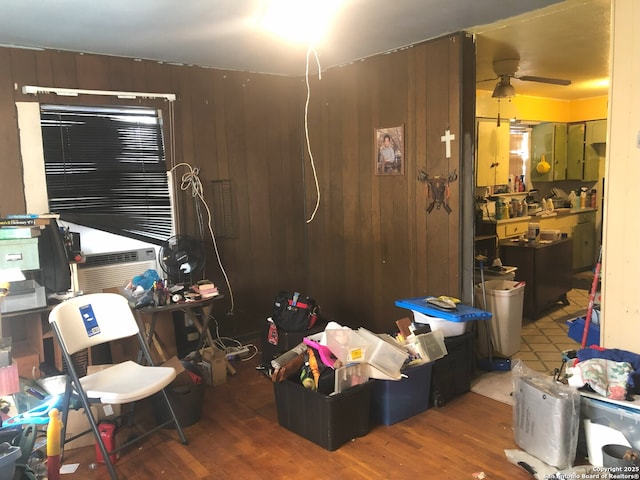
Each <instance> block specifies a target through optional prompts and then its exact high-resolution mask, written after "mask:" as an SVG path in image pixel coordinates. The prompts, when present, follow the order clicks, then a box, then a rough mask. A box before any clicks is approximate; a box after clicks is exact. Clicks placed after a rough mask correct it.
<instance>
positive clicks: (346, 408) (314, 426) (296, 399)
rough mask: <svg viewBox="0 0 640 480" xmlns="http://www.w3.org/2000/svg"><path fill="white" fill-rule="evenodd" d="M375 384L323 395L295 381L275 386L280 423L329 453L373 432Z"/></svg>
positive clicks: (370, 383) (367, 383)
mask: <svg viewBox="0 0 640 480" xmlns="http://www.w3.org/2000/svg"><path fill="white" fill-rule="evenodd" d="M372 387H373V381H372V380H369V381H368V382H366V383H363V384H361V385H356V386H355V387H351V388H349V389H347V390H345V391H344V392H341V393H338V394H335V395H329V396H327V395H322V394H321V393H318V392H314V391H312V390H309V389H307V388H304V387H303V386H302V385H301V384H299V383H297V382H294V381H292V380H285V381H283V382H277V383H274V384H273V389H274V393H275V396H276V409H277V411H278V423H279V424H280V426H281V427H284V428H286V429H287V430H290V431H292V432H294V433H297V434H298V435H300V436H302V437H304V438H306V439H307V440H310V441H312V442H313V443H315V444H316V445H319V446H321V447H323V448H325V449H327V450H330V451H332V450H337V449H338V448H340V446H342V445H344V444H345V443H347V442H348V441H349V440H352V439H353V438H356V437H362V436H364V435H366V434H367V433H369V430H370V429H371V425H370V422H369V406H370V403H371V389H372Z"/></svg>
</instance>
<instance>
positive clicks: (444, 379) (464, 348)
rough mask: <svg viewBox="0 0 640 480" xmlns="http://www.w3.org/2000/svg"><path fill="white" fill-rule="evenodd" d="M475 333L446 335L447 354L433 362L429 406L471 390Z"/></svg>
mask: <svg viewBox="0 0 640 480" xmlns="http://www.w3.org/2000/svg"><path fill="white" fill-rule="evenodd" d="M473 340H474V333H473V332H467V333H464V334H462V335H457V336H455V337H445V338H444V344H445V346H446V347H447V352H448V353H447V355H446V356H444V357H442V358H440V359H438V360H436V361H435V362H434V363H433V369H432V371H431V400H430V401H429V406H431V407H433V406H435V407H441V406H443V405H444V404H445V403H447V402H448V401H449V400H451V399H453V398H455V397H457V396H459V395H462V394H463V393H466V392H468V391H469V390H471V379H472V378H473V373H474V353H473Z"/></svg>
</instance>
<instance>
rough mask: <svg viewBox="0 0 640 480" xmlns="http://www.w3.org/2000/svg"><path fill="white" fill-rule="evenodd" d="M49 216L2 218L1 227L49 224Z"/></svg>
mask: <svg viewBox="0 0 640 480" xmlns="http://www.w3.org/2000/svg"><path fill="white" fill-rule="evenodd" d="M50 221H51V219H49V218H40V217H38V218H0V227H36V226H42V227H44V226H45V225H49V222H50Z"/></svg>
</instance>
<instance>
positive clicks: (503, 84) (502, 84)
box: [491, 76, 516, 98]
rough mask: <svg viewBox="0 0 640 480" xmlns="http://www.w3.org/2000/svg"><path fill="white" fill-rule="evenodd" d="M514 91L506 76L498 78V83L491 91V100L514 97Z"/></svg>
mask: <svg viewBox="0 0 640 480" xmlns="http://www.w3.org/2000/svg"><path fill="white" fill-rule="evenodd" d="M515 95H516V89H515V88H513V85H511V80H510V79H509V77H508V76H504V77H500V81H499V82H498V83H497V84H496V87H495V88H494V89H493V94H492V95H491V96H492V97H493V98H511V97H515Z"/></svg>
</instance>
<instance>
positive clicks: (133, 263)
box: [77, 247, 158, 293]
mask: <svg viewBox="0 0 640 480" xmlns="http://www.w3.org/2000/svg"><path fill="white" fill-rule="evenodd" d="M149 269H153V270H156V271H157V270H158V263H157V261H156V251H155V249H154V248H152V247H149V248H141V249H137V250H127V251H123V252H109V253H92V254H87V256H86V261H85V263H81V264H78V280H77V286H78V289H79V290H80V291H82V292H83V293H101V292H103V291H104V290H105V289H111V288H116V289H117V288H121V287H124V286H126V285H127V283H129V281H130V280H131V279H132V278H133V277H135V276H136V275H141V274H143V273H144V272H146V271H147V270H149Z"/></svg>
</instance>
